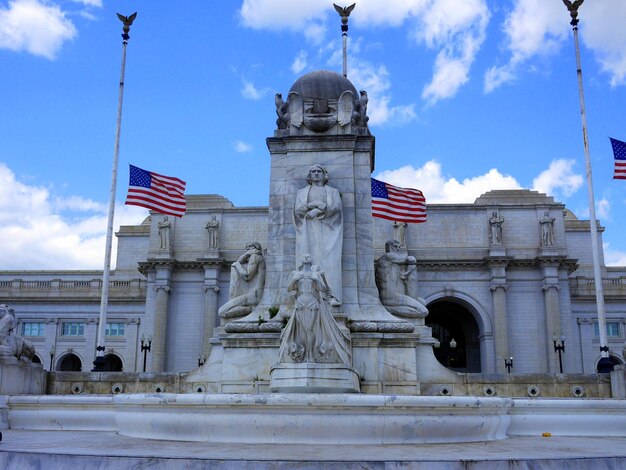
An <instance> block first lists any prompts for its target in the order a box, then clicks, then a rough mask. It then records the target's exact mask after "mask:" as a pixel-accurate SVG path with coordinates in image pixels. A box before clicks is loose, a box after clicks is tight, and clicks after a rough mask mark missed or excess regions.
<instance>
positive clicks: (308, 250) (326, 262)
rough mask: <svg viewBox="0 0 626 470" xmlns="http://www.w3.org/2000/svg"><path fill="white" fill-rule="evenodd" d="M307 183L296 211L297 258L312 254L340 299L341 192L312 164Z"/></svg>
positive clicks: (335, 294)
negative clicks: (329, 183)
mask: <svg viewBox="0 0 626 470" xmlns="http://www.w3.org/2000/svg"><path fill="white" fill-rule="evenodd" d="M306 181H307V183H308V185H307V186H306V187H304V188H302V189H300V190H299V191H298V193H297V194H296V202H295V205H294V210H293V221H294V225H295V227H296V259H297V260H301V259H302V257H303V256H304V255H305V254H310V255H311V257H312V258H313V259H314V260H315V262H316V263H319V266H320V267H321V268H322V269H323V270H324V272H325V273H326V279H327V280H328V285H329V287H330V290H331V291H332V293H333V295H334V296H335V298H336V299H337V300H338V301H341V292H342V281H341V250H342V246H343V212H342V211H343V209H342V205H341V195H340V194H339V191H338V190H337V189H336V188H333V187H332V186H330V185H328V184H327V183H328V172H327V171H326V169H325V168H324V167H323V166H321V165H317V164H316V165H313V166H312V167H311V168H310V169H309V174H308V176H307V179H306Z"/></svg>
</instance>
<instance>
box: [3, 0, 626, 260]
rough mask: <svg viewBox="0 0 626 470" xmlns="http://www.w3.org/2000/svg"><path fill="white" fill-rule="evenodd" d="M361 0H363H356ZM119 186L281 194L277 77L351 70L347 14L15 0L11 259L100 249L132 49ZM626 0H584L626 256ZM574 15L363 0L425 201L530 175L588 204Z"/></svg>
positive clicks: (136, 217)
mask: <svg viewBox="0 0 626 470" xmlns="http://www.w3.org/2000/svg"><path fill="white" fill-rule="evenodd" d="M340 5H341V6H347V5H348V4H346V5H344V4H340ZM135 11H137V12H138V14H137V19H136V20H135V22H134V24H133V25H132V27H131V31H130V36H131V38H130V40H129V42H128V47H127V61H126V72H125V86H124V101H123V118H122V130H121V140H120V151H119V167H118V168H119V171H118V178H117V191H116V218H115V223H114V230H117V229H118V228H119V225H120V224H121V225H128V224H138V223H141V221H142V220H143V219H144V218H145V217H146V216H147V215H148V211H147V210H146V209H142V208H139V207H132V206H124V205H123V202H124V199H125V193H126V189H127V185H128V165H129V164H133V165H136V166H139V167H141V168H144V169H147V170H151V171H155V172H158V173H162V174H165V175H170V176H177V177H179V178H181V179H183V180H185V181H186V182H187V193H188V194H221V195H223V196H225V197H226V198H228V199H229V200H231V201H232V202H233V203H234V204H235V205H236V206H266V205H267V204H268V193H269V169H270V159H269V152H268V150H267V147H266V145H265V139H266V138H267V137H270V136H272V135H273V131H274V129H275V119H276V115H275V106H274V94H275V93H277V92H280V93H283V96H285V95H286V94H287V93H288V91H289V89H290V87H291V85H292V84H293V82H294V81H295V80H296V79H297V78H298V77H300V76H301V75H303V74H305V73H307V72H310V71H313V70H319V69H327V70H334V71H337V72H339V73H340V72H341V68H342V61H341V50H342V47H341V32H340V19H339V16H338V15H337V13H336V12H335V10H334V8H333V6H332V1H328V2H327V1H321V0H298V1H297V2H296V1H293V0H243V1H242V0H238V1H234V0H230V1H226V0H214V1H206V0H185V1H178V2H160V1H154V0H124V1H122V0H0V110H2V112H1V113H0V269H9V270H40V269H42V270H44V269H85V270H91V269H102V267H103V265H104V245H105V233H106V220H107V212H108V201H109V195H110V189H111V175H112V166H113V154H114V143H115V126H116V115H117V102H118V91H119V78H120V65H121V58H122V40H121V37H120V34H121V32H122V31H121V28H122V23H121V22H120V21H119V20H118V18H117V17H116V13H121V14H123V15H130V14H131V13H133V12H135ZM624 18H626V2H624V1H615V0H587V1H586V2H585V3H584V4H583V5H582V6H581V7H580V11H579V19H580V24H579V32H580V46H581V60H582V70H583V82H584V93H585V101H586V114H587V125H588V133H589V134H588V135H589V148H590V156H591V165H592V171H593V184H594V191H595V204H596V215H597V217H598V219H599V220H600V222H601V224H602V226H604V227H605V228H606V231H605V232H604V234H603V241H604V252H605V261H606V263H607V264H608V265H618V266H626V243H625V242H624V236H623V235H624V233H626V186H624V185H625V184H626V182H624V181H619V180H613V179H612V171H613V155H612V151H611V146H610V143H609V137H613V138H617V139H620V140H625V141H626V113H625V112H624V109H623V108H624V105H625V104H626V28H624ZM569 21H570V16H569V13H568V12H567V9H566V8H565V6H564V5H563V3H562V1H561V0H515V1H513V0H464V1H463V2H459V1H458V0H385V1H380V0H361V1H358V2H357V6H356V8H355V9H354V11H353V12H352V14H351V16H350V23H349V25H350V29H349V40H348V56H349V57H348V78H349V79H350V80H351V81H352V82H353V83H354V85H355V87H356V88H357V89H359V90H360V89H365V90H367V92H368V96H369V105H368V114H369V116H370V121H369V124H370V130H371V132H372V134H373V135H375V136H376V169H375V171H374V173H373V176H374V177H376V178H378V179H382V180H384V181H387V182H389V183H392V184H395V185H398V186H404V187H414V188H419V189H421V190H422V191H423V192H424V194H425V196H426V199H427V202H428V203H472V202H473V201H474V200H475V199H476V198H477V197H478V196H480V195H481V194H483V193H485V192H487V191H489V190H492V189H516V188H527V189H533V190H537V191H540V192H543V193H546V194H548V195H550V196H553V197H554V198H555V200H556V201H558V202H561V203H564V204H565V205H566V206H567V208H568V209H570V210H571V211H572V212H574V214H576V216H577V217H579V218H582V219H586V218H588V216H589V199H588V193H587V185H586V176H585V155H584V148H583V137H582V124H581V114H580V104H579V94H578V83H577V76H576V57H575V49H574V40H573V33H572V29H571V26H570V24H569Z"/></svg>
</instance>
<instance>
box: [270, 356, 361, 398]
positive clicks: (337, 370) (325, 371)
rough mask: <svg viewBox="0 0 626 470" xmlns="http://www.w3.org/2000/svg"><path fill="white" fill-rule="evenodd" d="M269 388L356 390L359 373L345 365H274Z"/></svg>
mask: <svg viewBox="0 0 626 470" xmlns="http://www.w3.org/2000/svg"><path fill="white" fill-rule="evenodd" d="M270 390H271V391H272V392H279V393H359V392H360V387H359V376H358V374H357V373H356V372H355V371H354V369H352V368H351V367H348V366H347V365H345V364H316V363H310V362H303V363H299V364H296V363H294V364H291V363H281V364H276V365H275V366H274V367H272V369H271V371H270Z"/></svg>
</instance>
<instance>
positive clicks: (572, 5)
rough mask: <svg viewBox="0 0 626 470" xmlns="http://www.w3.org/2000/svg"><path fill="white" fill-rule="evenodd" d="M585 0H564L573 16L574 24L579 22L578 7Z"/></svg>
mask: <svg viewBox="0 0 626 470" xmlns="http://www.w3.org/2000/svg"><path fill="white" fill-rule="evenodd" d="M584 1H585V0H575V1H573V2H572V1H571V0H563V3H564V4H565V6H566V7H567V10H568V11H569V14H570V16H571V17H572V24H573V25H575V24H576V23H578V20H577V17H578V7H580V6H581V5H582V4H583V2H584Z"/></svg>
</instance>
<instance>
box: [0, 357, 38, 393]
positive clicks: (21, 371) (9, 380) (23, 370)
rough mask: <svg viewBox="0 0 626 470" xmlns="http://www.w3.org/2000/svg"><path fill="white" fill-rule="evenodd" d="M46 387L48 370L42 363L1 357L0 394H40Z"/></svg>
mask: <svg viewBox="0 0 626 470" xmlns="http://www.w3.org/2000/svg"><path fill="white" fill-rule="evenodd" d="M45 389H46V371H45V370H44V369H43V366H42V365H41V364H34V363H32V362H24V361H18V360H17V359H14V358H2V359H0V395H27V394H28V395H40V394H43V393H44V392H45Z"/></svg>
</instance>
